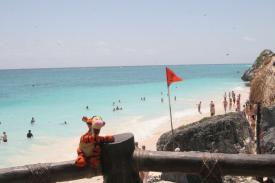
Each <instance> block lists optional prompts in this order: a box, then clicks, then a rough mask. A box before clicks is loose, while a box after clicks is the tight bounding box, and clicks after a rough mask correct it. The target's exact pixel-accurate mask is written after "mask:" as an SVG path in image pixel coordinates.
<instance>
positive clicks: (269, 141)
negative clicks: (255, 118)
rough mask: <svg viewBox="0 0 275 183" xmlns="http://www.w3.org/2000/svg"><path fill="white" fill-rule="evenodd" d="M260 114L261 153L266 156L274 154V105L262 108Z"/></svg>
mask: <svg viewBox="0 0 275 183" xmlns="http://www.w3.org/2000/svg"><path fill="white" fill-rule="evenodd" d="M261 112H262V118H261V131H262V135H263V139H262V141H261V142H262V146H263V151H264V152H265V153H267V154H275V105H273V106H269V107H263V108H262V110H261Z"/></svg>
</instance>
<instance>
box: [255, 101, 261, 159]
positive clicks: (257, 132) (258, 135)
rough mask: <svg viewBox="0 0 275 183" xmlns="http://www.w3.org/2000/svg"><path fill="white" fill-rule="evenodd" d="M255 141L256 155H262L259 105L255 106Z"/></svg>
mask: <svg viewBox="0 0 275 183" xmlns="http://www.w3.org/2000/svg"><path fill="white" fill-rule="evenodd" d="M256 141H257V149H256V151H257V154H262V151H261V103H258V104H257V124H256Z"/></svg>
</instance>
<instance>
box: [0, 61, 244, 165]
mask: <svg viewBox="0 0 275 183" xmlns="http://www.w3.org/2000/svg"><path fill="white" fill-rule="evenodd" d="M248 67H249V65H244V64H238V65H236V64H235V65H180V66H171V67H170V68H171V69H173V70H174V71H175V73H177V75H179V76H181V77H182V78H183V79H184V81H183V82H178V83H175V84H173V85H172V86H171V97H172V107H173V112H176V111H188V110H189V109H194V108H195V106H196V103H197V102H198V101H200V100H209V101H210V100H211V99H216V96H221V97H222V96H223V93H224V92H225V91H230V90H233V89H234V88H237V87H243V86H244V83H243V82H242V81H241V80H240V77H241V75H242V73H243V72H244V71H245V70H246V69H247V68H248ZM161 92H163V95H161ZM166 93H167V88H166V82H165V67H164V66H140V67H98V68H66V69H65V68H64V69H25V70H0V121H1V123H2V124H1V125H0V133H2V132H3V131H6V132H7V134H8V140H9V142H8V144H5V145H4V144H3V143H2V144H0V167H6V166H12V165H13V164H12V163H10V161H9V162H7V161H6V158H7V157H12V156H13V155H15V154H18V153H22V154H24V153H25V152H30V151H31V147H32V146H33V145H35V144H47V143H46V142H47V138H51V139H58V138H65V139H66V138H70V137H76V136H79V135H80V134H81V133H83V131H85V128H86V127H85V125H84V124H83V123H82V122H81V117H82V116H83V115H88V116H92V115H96V114H98V115H101V116H102V117H103V119H104V120H105V121H106V122H107V125H108V129H109V131H110V132H112V128H115V127H117V126H119V125H121V124H123V125H121V127H120V128H122V129H121V131H125V132H127V131H131V132H133V133H134V132H135V131H136V130H138V129H135V128H133V127H131V125H130V124H129V125H128V124H127V123H128V121H130V120H131V119H134V118H138V119H139V120H140V121H147V120H148V121H150V123H154V120H152V119H157V118H158V117H160V116H168V115H169V113H168V105H167V96H166ZM174 96H177V101H174V100H173V97H174ZM212 96H213V98H211V97H212ZM141 97H146V101H144V102H142V101H141V100H140V98H141ZM161 97H163V98H164V103H161ZM118 100H120V101H121V102H120V103H119V102H118ZM113 102H115V106H117V105H118V106H119V107H123V110H121V111H116V112H113V107H115V106H113ZM87 105H88V106H89V110H87V109H86V108H85V107H86V106H87ZM32 117H34V118H35V120H36V122H35V124H34V125H31V124H30V120H31V118H32ZM149 119H150V120H149ZM64 121H67V123H68V125H66V126H64V125H62V123H63V122H64ZM129 123H130V122H129ZM29 129H30V130H32V131H33V133H34V136H35V138H34V139H33V140H32V141H29V140H27V139H26V133H27V131H28V130H29ZM140 130H142V129H140ZM47 145H48V146H49V148H50V144H47ZM4 157H6V158H4Z"/></svg>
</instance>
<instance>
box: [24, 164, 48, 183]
mask: <svg viewBox="0 0 275 183" xmlns="http://www.w3.org/2000/svg"><path fill="white" fill-rule="evenodd" d="M26 167H27V169H28V170H29V172H30V175H29V177H28V179H27V182H26V183H53V182H52V181H51V173H50V164H40V163H39V164H35V165H26Z"/></svg>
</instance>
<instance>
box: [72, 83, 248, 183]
mask: <svg viewBox="0 0 275 183" xmlns="http://www.w3.org/2000/svg"><path fill="white" fill-rule="evenodd" d="M249 90H250V89H249V88H248V87H247V88H244V89H242V90H235V93H236V95H237V94H239V93H240V94H241V106H242V105H243V104H244V103H245V102H246V100H247V99H248V98H249ZM220 98H221V100H220V103H218V102H217V101H218V100H216V103H215V108H216V115H218V114H224V109H223V104H222V98H223V96H221V97H220ZM203 106H206V107H207V109H203V108H202V114H199V113H198V114H196V115H187V116H185V117H184V119H181V120H175V121H174V122H173V126H174V128H178V127H180V126H182V125H187V124H190V123H192V122H196V121H199V120H200V119H202V118H203V117H208V116H209V115H210V112H209V104H204V105H203ZM232 109H235V106H234V105H233V107H232ZM241 109H242V107H241ZM233 111H234V110H232V111H230V112H233ZM170 129H171V126H170V121H167V122H166V123H164V124H163V125H161V126H159V127H158V128H157V129H155V130H154V131H152V134H151V136H150V137H148V138H147V139H145V140H143V141H140V142H139V146H140V147H141V146H142V145H145V146H146V149H147V150H156V143H157V140H158V138H159V137H160V136H161V135H162V134H163V133H165V132H167V131H169V130H170ZM159 174H160V173H159V172H150V175H159ZM70 182H71V183H85V182H92V183H101V182H103V178H102V176H98V177H93V178H91V179H82V180H77V181H70Z"/></svg>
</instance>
